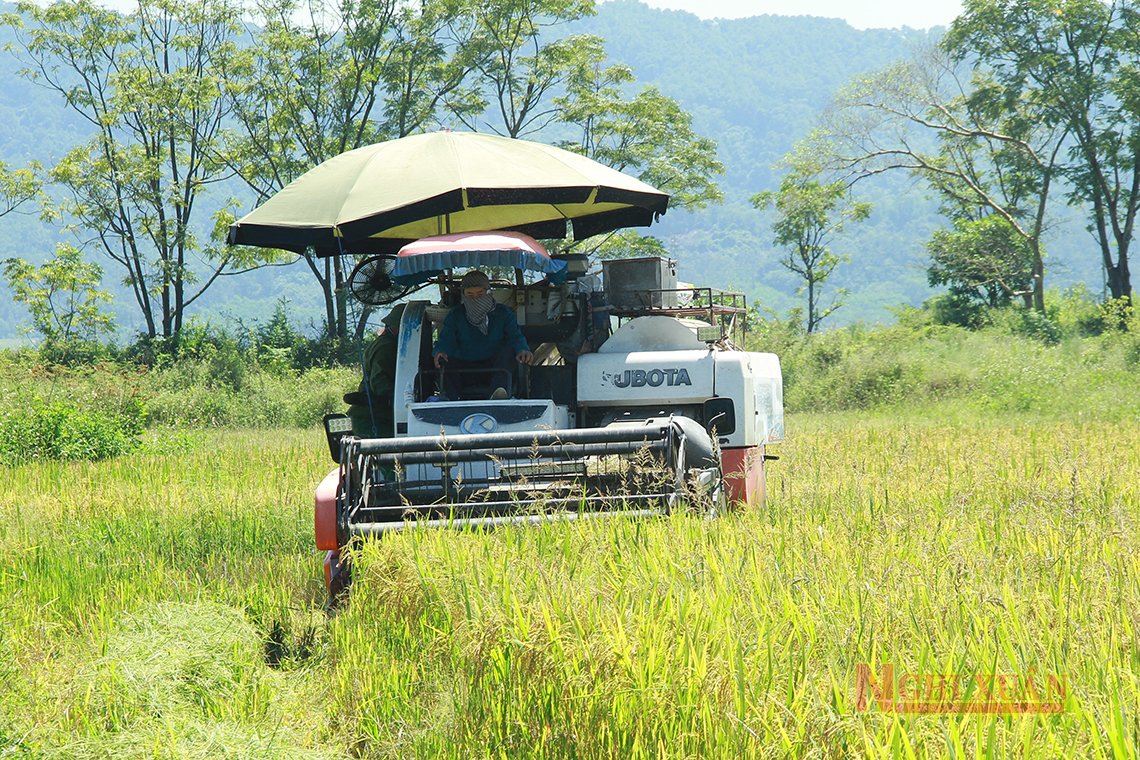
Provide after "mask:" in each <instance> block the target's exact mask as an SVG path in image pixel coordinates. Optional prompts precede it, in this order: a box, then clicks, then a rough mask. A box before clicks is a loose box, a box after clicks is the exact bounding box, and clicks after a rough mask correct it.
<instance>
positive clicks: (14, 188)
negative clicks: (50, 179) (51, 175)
mask: <svg viewBox="0 0 1140 760" xmlns="http://www.w3.org/2000/svg"><path fill="white" fill-rule="evenodd" d="M41 169H42V167H41V166H40V165H39V164H38V163H36V162H33V163H31V164H29V165H28V167H27V168H25V169H11V168H9V167H8V165H7V164H6V163H4V162H3V161H0V217H4V216H7V215H8V214H10V213H12V212H14V211H15V210H16V209H18V208H19V207H20V206H22V205H23V204H25V203H27V202H28V201H30V200H34V199H35V198H38V197H40V196H41V194H42V187H43V180H42V179H41V177H40V172H41Z"/></svg>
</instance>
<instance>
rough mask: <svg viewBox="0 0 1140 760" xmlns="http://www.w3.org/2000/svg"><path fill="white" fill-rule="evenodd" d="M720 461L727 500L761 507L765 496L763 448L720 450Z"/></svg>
mask: <svg viewBox="0 0 1140 760" xmlns="http://www.w3.org/2000/svg"><path fill="white" fill-rule="evenodd" d="M720 461H721V465H722V467H723V469H724V481H725V490H726V492H727V493H728V498H729V500H730V501H738V502H743V503H744V504H747V505H749V506H759V505H762V504H763V503H764V496H765V483H764V447H763V446H748V447H745V448H739V449H721V450H720Z"/></svg>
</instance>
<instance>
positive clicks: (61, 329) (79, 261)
mask: <svg viewBox="0 0 1140 760" xmlns="http://www.w3.org/2000/svg"><path fill="white" fill-rule="evenodd" d="M4 277H5V279H7V280H8V286H9V287H10V288H11V289H12V293H13V296H14V300H15V301H16V303H22V304H24V306H26V307H27V309H28V312H29V314H30V315H31V318H32V327H31V329H34V330H35V331H36V332H38V333H39V334H40V335H42V336H43V337H44V340H45V341H46V342H47V343H48V344H51V345H55V346H67V345H69V344H71V343H72V342H75V341H78V342H92V341H97V340H98V339H99V338H100V336H102V335H107V334H110V333H112V332H114V330H115V325H114V322H112V320H111V317H112V316H113V315H109V314H105V313H103V311H102V309H101V308H100V307H101V305H102V304H105V303H108V302H109V301H110V300H111V295H110V294H109V293H107V292H106V291H105V290H102V289H101V288H100V287H99V285H100V284H101V283H102V280H103V269H102V267H100V266H99V265H98V264H88V263H86V262H84V261H83V254H82V253H80V251H79V249H77V248H75V247H73V246H70V245H61V246H59V247H58V248H57V249H56V253H55V257H54V258H52V259H49V260H48V261H46V262H45V263H44V264H42V265H41V266H39V267H36V266H33V265H31V264H29V263H28V262H26V261H24V260H23V259H8V260H6V261H5V262H4ZM24 332H28V330H24Z"/></svg>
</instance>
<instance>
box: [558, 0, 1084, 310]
mask: <svg viewBox="0 0 1140 760" xmlns="http://www.w3.org/2000/svg"><path fill="white" fill-rule="evenodd" d="M576 31H583V32H586V31H588V32H591V33H594V34H598V35H600V36H602V37H604V38H605V39H606V43H607V44H606V50H607V52H608V53H609V55H610V56H611V58H613V59H614V60H617V61H621V62H623V63H626V64H629V65H631V66H633V67H634V69H635V74H636V75H637V78H638V81H639V82H640V83H647V84H656V85H658V86H659V87H660V88H661V90H662V91H663V92H665V93H666V94H668V95H670V96H672V97H674V98H676V99H677V100H678V101H680V102H681V104H682V105H683V106H684V107H685V108H686V109H687V110H689V111H690V112H692V113H693V114H694V121H695V127H696V128H697V130H698V131H699V132H700V133H701V134H704V135H706V136H708V137H711V138H713V139H715V140H716V141H717V143H718V145H719V152H720V157H721V160H722V161H723V162H724V163H725V165H726V168H727V175H726V176H725V177H724V178H723V179H722V181H721V186H722V188H723V189H724V191H725V195H726V200H725V203H724V204H723V205H721V206H719V207H713V208H710V209H708V210H706V211H701V212H698V213H695V214H686V213H684V212H676V211H673V212H670V213H669V214H667V215H666V216H665V217H664V218H663V219H662V222H661V224H660V225H656V226H655V227H654V228H652V230H651V232H652V233H653V234H656V235H658V236H659V237H661V238H663V239H665V240H667V241H668V243H669V245H670V248H671V250H672V251H673V252H674V253H675V254H676V256H677V258H678V259H679V267H680V274H681V276H682V278H683V279H686V280H688V281H691V282H700V283H702V284H709V285H719V286H722V287H728V286H733V287H737V288H740V289H742V290H744V291H745V292H746V293H747V294H748V295H749V297H750V300H751V299H754V298H758V299H759V301H760V303H761V305H763V306H767V307H772V308H776V309H778V310H779V311H781V312H782V311H784V310H786V309H787V308H788V307H790V306H792V305H795V304H797V303H799V300H798V299H796V298H795V297H794V296H793V292H794V289H795V286H796V282H795V280H794V279H793V278H792V277H791V276H790V275H789V274H788V273H787V272H786V271H785V270H784V269H783V268H782V267H781V266H780V265H779V263H778V259H779V256H780V252H779V251H776V250H773V248H772V244H771V239H772V233H771V230H770V228H769V226H768V225H769V224H770V218H769V217H768V216H767V215H765V214H763V213H761V212H758V211H756V210H754V209H753V208H752V206H751V204H750V203H749V201H748V199H749V198H750V197H751V196H752V195H754V194H755V193H757V192H759V191H761V190H774V189H776V187H777V186H778V184H779V174H778V173H777V172H774V171H773V169H772V167H771V165H772V164H773V163H775V162H777V161H779V160H780V158H781V157H782V156H783V155H784V154H786V153H787V152H788V151H789V150H790V149H791V148H792V146H793V145H794V144H795V142H796V141H797V140H799V139H800V138H802V137H803V136H805V135H806V134H807V133H808V131H809V130H810V128H811V125H812V117H813V115H814V114H815V113H817V112H818V111H819V110H820V109H822V108H823V107H824V106H825V105H826V104H827V102H828V98H829V96H830V95H831V93H833V92H834V91H835V90H837V89H838V88H839V87H841V86H843V85H844V84H845V83H847V82H848V81H849V80H850V79H851V77H853V76H855V75H857V74H859V73H863V72H870V71H873V70H875V69H878V68H881V67H883V66H885V65H886V64H888V63H890V62H892V61H895V60H899V59H902V58H906V57H907V56H908V55H909V54H910V51H911V50H912V49H913V48H914V47H916V46H921V45H924V44H929V43H931V42H934V41H936V40H937V38H938V36H939V35H940V34H941V30H939V29H935V30H931V31H930V32H925V31H915V30H907V29H904V30H884V29H868V30H864V31H859V30H856V29H854V28H852V27H851V26H850V25H848V24H847V23H846V22H844V21H842V20H838V19H822V18H813V17H807V16H800V17H784V16H768V15H765V16H756V17H753V18H744V19H734V20H716V21H701V20H700V19H699V18H697V17H696V16H694V15H693V14H691V13H687V12H685V11H666V10H655V9H652V8H649V7H648V6H646V5H644V4H643V3H640V2H637V0H611V1H610V2H606V3H603V4H601V5H600V6H598V14H597V16H595V17H593V18H590V19H586V20H584V21H581V22H578V24H577V25H576ZM856 190H857V192H858V193H859V194H860V195H861V196H862V197H863V199H864V200H868V201H870V202H872V203H873V204H874V206H875V211H874V213H873V215H872V216H871V218H870V219H869V220H868V221H866V222H864V223H863V224H861V225H858V226H856V227H853V228H851V230H850V234H849V235H848V236H847V237H846V238H843V239H841V240H839V241H837V242H836V243H835V245H834V246H833V250H834V251H835V252H837V253H847V254H850V256H851V259H852V263H851V264H850V265H842V266H841V267H840V268H839V269H837V270H836V272H835V274H834V275H833V276H832V282H830V283H828V285H829V286H832V285H834V286H837V287H838V286H841V287H847V288H850V290H851V295H850V297H849V298H848V301H849V306H848V307H846V308H845V309H842V310H840V311H839V312H837V313H836V315H835V316H834V317H833V318H832V320H831V321H830V322H828V323H825V325H827V324H832V325H835V324H842V323H845V322H850V321H855V320H867V321H890V320H891V318H892V315H891V313H890V311H889V308H890V307H893V306H896V305H898V304H899V303H903V302H907V303H910V304H913V305H918V304H919V303H921V301H922V300H923V299H925V298H927V297H929V296H930V295H931V290H930V289H929V288H928V286H927V285H926V275H925V268H924V261H925V258H926V256H925V250H924V248H923V244H924V243H925V241H926V240H927V239H928V238H929V236H930V233H931V231H932V230H933V229H935V228H936V227H938V226H941V225H942V224H943V221H942V219H941V218H940V217H939V216H938V215H937V203H936V202H934V201H933V200H931V199H929V198H927V197H926V196H925V194H924V193H923V191H922V190H921V189H918V188H915V187H914V186H913V182H912V180H911V179H910V178H909V177H906V176H904V175H901V174H900V175H895V176H889V175H888V176H884V177H881V178H879V179H877V180H875V181H873V182H868V183H864V184H863V185H862V186H859V187H857V188H856ZM1057 216H1058V223H1057V229H1056V232H1055V234H1054V236H1053V238H1052V239H1050V240H1049V241H1048V243H1047V249H1048V251H1049V252H1051V253H1052V254H1053V259H1054V262H1055V263H1054V264H1053V265H1052V266H1050V273H1049V277H1048V279H1047V280H1046V284H1047V286H1048V287H1052V286H1062V285H1065V284H1068V283H1071V282H1073V281H1079V280H1085V281H1087V282H1089V283H1090V285H1091V286H1092V287H1093V289H1094V290H1098V289H1099V285H1100V267H1099V263H1098V259H1097V258H1096V256H1095V253H1094V252H1092V251H1089V250H1085V251H1081V250H1080V248H1081V243H1083V241H1084V237H1083V235H1082V234H1079V233H1081V230H1082V227H1083V223H1082V222H1081V221H1080V220H1079V219H1078V218H1077V217H1075V215H1074V214H1073V213H1072V212H1071V211H1069V210H1067V209H1064V208H1058V209H1057ZM1086 249H1087V246H1086ZM1062 262H1063V263H1062Z"/></svg>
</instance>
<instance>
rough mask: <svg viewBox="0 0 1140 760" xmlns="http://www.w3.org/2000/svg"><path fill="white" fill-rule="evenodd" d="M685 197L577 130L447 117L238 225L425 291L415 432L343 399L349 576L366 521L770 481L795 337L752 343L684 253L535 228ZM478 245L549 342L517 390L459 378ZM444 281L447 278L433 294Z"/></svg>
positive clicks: (326, 498)
mask: <svg viewBox="0 0 1140 760" xmlns="http://www.w3.org/2000/svg"><path fill="white" fill-rule="evenodd" d="M668 202H669V196H668V195H667V194H666V193H663V192H661V191H659V190H657V189H655V188H653V187H651V186H649V185H646V184H645V183H643V182H640V181H639V180H637V179H634V178H632V177H629V176H627V175H624V174H622V173H621V172H618V171H616V170H614V169H612V168H610V167H606V166H603V165H601V164H599V163H597V162H594V161H591V160H590V159H588V158H586V157H584V156H580V155H577V154H574V153H571V152H568V151H565V150H560V149H558V148H554V147H552V146H549V145H543V144H540V143H534V142H529V141H526V140H514V139H507V138H502V137H496V136H494V135H483V134H475V133H466V132H450V131H443V132H437V133H430V134H422V135H413V136H410V137H405V138H401V139H399V140H391V141H388V142H385V143H377V144H376V145H370V146H366V147H364V148H360V149H357V150H353V151H348V152H346V153H343V154H341V155H339V156H336V157H334V158H332V159H330V160H328V161H326V162H324V163H322V164H320V165H319V166H316V167H314V168H313V169H311V170H310V171H309V172H306V173H305V174H304V175H302V176H301V177H299V178H298V179H296V180H295V181H293V182H292V183H290V184H289V185H287V186H286V187H285V188H283V189H282V190H281V191H280V192H279V193H277V194H276V195H274V196H273V197H272V198H270V199H268V200H267V201H266V202H265V203H263V204H262V205H261V206H259V207H258V208H257V209H255V210H254V211H252V212H251V213H249V214H248V215H246V216H245V217H243V218H242V219H241V220H239V221H238V222H236V223H235V224H233V225H232V226H231V227H230V235H229V242H230V244H232V245H253V246H262V247H270V248H284V249H288V250H293V251H297V252H306V253H307V254H308V255H310V256H316V257H318V258H319V257H328V261H329V262H331V267H329V272H330V273H331V274H330V275H329V276H330V278H331V277H332V276H333V274H335V278H336V281H337V283H338V285H339V283H340V281H341V275H340V271H341V270H340V269H339V267H340V265H341V262H343V261H345V260H346V257H347V256H348V255H353V256H357V257H361V256H363V257H366V258H363V260H362V261H360V263H359V264H358V265H357V266H356V268H355V269H354V270H353V272H352V275H351V276H350V277H349V281H348V286H349V289H350V290H351V291H352V293H353V294H354V295H355V296H357V298H358V299H359V300H361V301H362V302H363V303H365V304H368V305H370V306H378V305H384V304H391V303H394V302H396V301H401V300H404V301H407V306H406V308H405V309H404V311H403V316H402V318H401V321H400V324H399V329H398V336H397V337H398V357H397V364H396V372H395V393H394V394H393V396H392V397H391V398H385V399H383V400H382V401H381V402H380V403H383V404H384V405H385V406H387V405H388V404H391V409H390V412H391V415H392V417H393V418H394V422H395V424H394V437H391V438H369V437H358V436H355V435H353V434H352V424H351V420H350V419H349V418H348V417H345V416H343V415H332V416H329V417H327V418H326V420H325V429H326V433H327V435H328V441H329V447H330V452H331V454H332V457H333V459H334V460H336V462H337V463H338V467H337V469H336V470H334V471H333V472H331V473H330V474H329V476H328V477H326V478H325V479H324V480H323V481H322V482H321V484H320V485H319V486H318V488H317V493H316V513H315V514H316V539H317V546H318V547H320V548H321V549H324V550H326V551H327V552H328V554H327V558H326V561H325V567H326V581H327V582H328V586H329V591H330V594H332V595H334V596H335V594H336V593H337V591H338V590H339V589H340V588H341V587H343V584H344V582H345V581H346V578H347V572H345V570H346V567H345V563H344V562H343V561H342V556H341V551H342V550H343V549H344V547H345V546H346V545H347V544H348V543H349V542H351V541H353V540H354V539H357V538H360V537H366V536H380V535H382V534H383V533H385V532H388V531H395V530H405V529H409V528H429V527H457V528H461V527H467V526H494V525H499V524H502V523H505V522H531V521H539V520H550V519H578V518H581V517H586V516H595V515H608V514H614V513H621V514H636V515H658V514H665V513H668V512H669V511H670V510H673V509H676V508H678V507H679V506H680V505H681V504H682V503H684V504H686V505H692V506H695V507H696V508H700V509H703V510H706V511H708V512H709V513H715V512H718V511H720V510H723V509H725V508H727V507H728V506H730V505H731V504H732V503H740V502H745V503H755V502H758V501H762V500H763V499H764V489H765V477H764V474H765V467H764V465H765V459H766V458H767V457H766V453H765V451H766V447H767V446H768V445H770V444H772V443H775V442H777V441H779V440H781V438H782V435H783V397H782V394H783V386H782V380H781V374H780V363H779V359H778V358H777V357H776V356H775V355H773V354H767V353H753V352H747V351H745V350H744V348H743V346H744V328H745V316H746V308H745V306H746V305H745V299H744V296H743V295H741V294H739V293H728V292H722V291H719V290H715V289H712V288H703V287H698V288H694V287H689V286H684V285H678V283H677V280H676V272H675V269H674V267H673V263H672V262H671V261H668V260H666V259H662V258H656V257H654V258H641V259H625V260H608V261H605V262H603V267H602V271H601V274H600V276H599V275H598V274H592V273H590V272H589V271H588V262H587V257H586V256H584V255H555V256H553V257H551V256H548V255H547V254H546V251H545V250H544V249H543V248H542V247H541V246H540V245H538V244H537V243H536V242H535V241H534V240H533V239H531V238H528V237H526V236H527V235H529V236H532V237H533V238H543V239H560V240H564V239H567V238H569V237H571V236H572V237H573V238H574V240H576V241H584V240H587V239H590V238H593V236H596V235H602V234H605V233H609V232H611V231H614V230H618V229H622V228H626V227H637V226H642V227H645V226H649V225H650V224H651V223H652V222H654V221H655V220H656V219H657V218H658V217H659V216H660V215H661V214H663V213H665V211H666V209H667V207H668ZM486 230H496V231H507V233H508V234H506V235H497V234H494V233H488V232H485V231H486ZM457 233H458V234H457ZM463 233H470V234H463ZM520 233H521V234H520ZM370 254H372V255H370ZM467 267H482V268H484V269H489V270H490V271H491V272H492V273H494V274H495V275H496V276H497V279H496V280H495V281H494V282H493V283H492V287H491V289H490V292H491V294H492V296H493V297H494V298H495V299H496V300H497V301H498V302H499V303H502V304H505V305H507V306H509V307H510V308H511V309H513V310H514V313H515V315H516V317H517V321H518V323H519V327H520V329H521V331H522V334H523V336H524V337H525V338H526V341H527V343H528V346H529V349H530V351H532V352H533V353H534V355H535V363H534V364H533V366H529V367H521V368H520V371H519V372H518V373H517V376H515V377H513V378H512V381H511V390H512V393H511V396H512V397H511V398H507V399H503V400H491V399H490V398H489V397H490V395H491V393H490V388H487V387H484V388H480V387H466V386H465V387H464V391H463V393H461V394H459V395H460V396H461V397H460V398H447V399H443V398H442V397H441V391H442V390H443V389H444V388H445V387H446V384H445V381H444V378H443V377H441V374H440V372H439V371H438V370H437V369H436V367H435V365H434V362H433V359H432V343H433V331H434V329H435V328H436V327H438V326H439V324H440V323H441V322H442V320H443V318H444V316H445V315H446V313H447V308H446V307H447V305H450V304H452V303H454V300H453V296H454V295H455V289H456V286H457V284H458V277H457V270H458V271H461V270H463V269H464V268H467ZM524 272H537V273H538V274H537V275H532V278H540V279H532V280H531V281H529V282H528V280H527V276H525V275H524ZM423 288H437V289H438V297H435V296H434V295H433V297H432V298H430V299H429V298H421V297H420V294H421V293H427V292H431V291H430V290H422V289H423ZM417 289H420V290H417ZM409 298H411V299H412V300H408V299H409ZM615 327H616V329H614V328H615ZM453 387H454V386H453ZM373 412H375V408H374V407H373ZM385 416H386V415H385Z"/></svg>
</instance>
